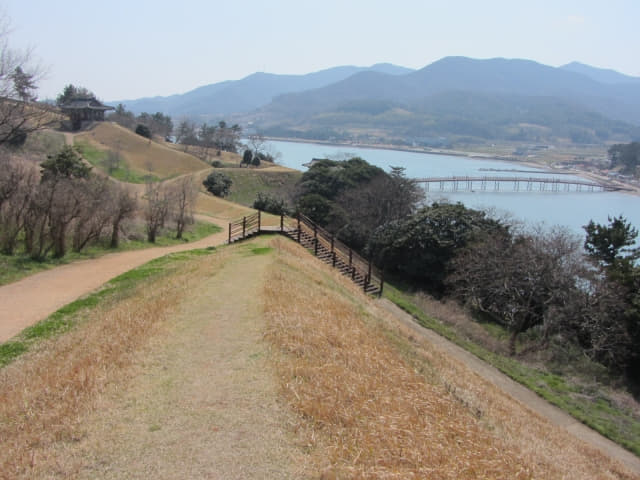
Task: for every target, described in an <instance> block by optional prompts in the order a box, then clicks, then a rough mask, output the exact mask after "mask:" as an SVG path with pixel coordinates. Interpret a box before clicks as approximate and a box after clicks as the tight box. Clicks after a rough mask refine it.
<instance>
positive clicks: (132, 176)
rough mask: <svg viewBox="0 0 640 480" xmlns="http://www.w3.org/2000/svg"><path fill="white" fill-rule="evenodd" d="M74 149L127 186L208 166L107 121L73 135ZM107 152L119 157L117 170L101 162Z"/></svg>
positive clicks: (105, 158)
mask: <svg viewBox="0 0 640 480" xmlns="http://www.w3.org/2000/svg"><path fill="white" fill-rule="evenodd" d="M75 146H76V147H78V148H79V150H80V151H81V152H82V155H83V156H84V157H85V158H86V159H87V161H89V162H90V163H91V164H93V165H94V166H95V167H96V168H98V169H100V170H102V171H104V172H105V173H109V174H110V175H111V176H112V177H114V178H116V179H118V180H121V181H125V182H129V183H144V182H145V181H149V180H151V181H157V180H164V179H167V178H173V177H176V176H179V175H183V174H186V173H194V172H197V171H200V170H203V169H206V168H208V167H209V165H207V164H206V163H205V162H203V161H201V160H199V159H198V158H196V157H194V156H193V155H190V154H188V153H184V152H181V151H178V150H175V149H173V148H170V147H168V146H166V145H164V144H162V143H159V142H155V141H150V140H149V139H146V138H144V137H141V136H140V135H136V134H135V133H133V132H131V131H130V130H127V129H126V128H123V127H121V126H119V125H116V124H114V123H110V122H101V123H98V124H96V125H95V127H93V128H92V129H91V130H89V131H87V132H84V133H81V134H78V135H76V137H75ZM109 152H112V153H113V154H117V155H119V156H120V163H119V164H118V166H117V168H112V169H111V170H110V171H109V168H108V166H107V164H106V163H105V162H106V160H107V156H108V153H109Z"/></svg>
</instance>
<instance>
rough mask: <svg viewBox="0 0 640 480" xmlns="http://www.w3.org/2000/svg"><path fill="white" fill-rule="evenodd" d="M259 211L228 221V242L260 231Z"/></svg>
mask: <svg viewBox="0 0 640 480" xmlns="http://www.w3.org/2000/svg"><path fill="white" fill-rule="evenodd" d="M260 217H261V215H260V212H258V213H254V214H253V215H249V216H248V217H242V218H241V219H239V220H236V221H234V222H231V223H229V243H231V242H235V241H236V240H242V239H244V238H247V237H249V236H251V235H255V234H256V233H260V225H261V220H262V219H261V218H260Z"/></svg>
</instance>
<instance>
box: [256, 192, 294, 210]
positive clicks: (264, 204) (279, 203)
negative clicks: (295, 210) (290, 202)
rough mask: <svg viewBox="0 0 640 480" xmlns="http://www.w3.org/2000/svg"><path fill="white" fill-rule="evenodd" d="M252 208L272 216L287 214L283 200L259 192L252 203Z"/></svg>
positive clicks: (285, 203)
mask: <svg viewBox="0 0 640 480" xmlns="http://www.w3.org/2000/svg"><path fill="white" fill-rule="evenodd" d="M253 208H255V209H256V210H260V211H262V212H267V213H272V214H274V215H287V214H288V209H287V202H286V201H285V200H283V199H282V198H278V197H275V196H272V195H269V194H266V193H261V192H259V193H258V196H257V197H256V199H255V200H254V202H253Z"/></svg>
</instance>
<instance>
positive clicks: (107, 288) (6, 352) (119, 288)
mask: <svg viewBox="0 0 640 480" xmlns="http://www.w3.org/2000/svg"><path fill="white" fill-rule="evenodd" d="M214 250H215V249H208V248H207V249H204V248H203V249H194V250H188V251H184V252H178V253H172V254H169V255H165V256H164V257H160V258H156V259H154V260H151V261H150V262H147V263H145V264H144V265H141V266H139V267H137V268H134V269H133V270H129V271H128V272H125V273H123V274H122V275H119V276H117V277H115V278H113V279H112V280H110V281H109V282H107V283H106V284H104V285H103V287H102V288H100V289H99V290H96V291H95V292H93V293H91V294H89V295H87V296H86V297H83V298H79V299H78V300H76V301H74V302H71V303H69V304H67V305H65V306H64V307H62V308H60V309H59V310H57V311H56V312H54V313H52V314H51V315H49V316H48V317H47V318H45V319H44V320H41V321H40V322H38V323H36V324H35V325H32V326H30V327H28V328H26V329H24V330H23V331H22V332H21V333H20V334H19V335H18V336H17V337H16V338H15V339H13V340H11V341H8V342H5V343H3V344H0V367H4V366H5V365H8V364H9V363H11V362H12V361H13V360H15V359H16V358H17V357H19V356H20V355H22V354H23V353H25V352H27V351H29V349H30V348H32V347H33V346H34V345H35V344H37V343H38V342H39V341H42V340H44V339H47V338H51V337H53V336H55V335H60V334H62V333H64V332H66V331H68V330H70V329H71V328H73V327H74V326H75V325H77V324H78V322H79V321H80V320H81V319H82V315H83V313H85V312H87V311H89V310H91V309H93V308H95V307H97V306H98V305H100V304H101V303H103V302H104V301H106V300H108V299H110V298H126V297H128V296H130V295H133V294H134V293H135V287H136V286H137V285H138V284H139V283H141V282H145V283H146V282H150V281H153V280H155V279H157V278H160V277H161V276H164V275H170V274H171V272H173V271H175V270H176V269H177V268H178V267H179V266H180V265H181V264H182V263H183V262H185V261H188V260H190V259H193V258H196V257H200V256H203V255H210V254H211V253H212V252H213V251H214Z"/></svg>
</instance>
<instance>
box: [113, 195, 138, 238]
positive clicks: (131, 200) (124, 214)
mask: <svg viewBox="0 0 640 480" xmlns="http://www.w3.org/2000/svg"><path fill="white" fill-rule="evenodd" d="M113 202H114V212H113V216H112V218H111V243H110V246H111V248H118V244H119V242H120V230H121V228H122V222H123V221H124V220H126V219H127V218H131V217H132V216H133V215H134V214H135V212H136V211H137V210H138V199H137V198H136V197H135V196H134V195H132V194H131V193H130V192H129V191H128V190H127V189H126V188H125V187H124V186H122V185H117V186H115V187H114V189H113Z"/></svg>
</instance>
